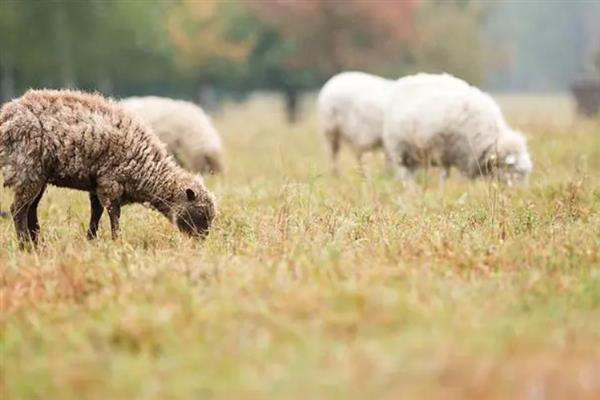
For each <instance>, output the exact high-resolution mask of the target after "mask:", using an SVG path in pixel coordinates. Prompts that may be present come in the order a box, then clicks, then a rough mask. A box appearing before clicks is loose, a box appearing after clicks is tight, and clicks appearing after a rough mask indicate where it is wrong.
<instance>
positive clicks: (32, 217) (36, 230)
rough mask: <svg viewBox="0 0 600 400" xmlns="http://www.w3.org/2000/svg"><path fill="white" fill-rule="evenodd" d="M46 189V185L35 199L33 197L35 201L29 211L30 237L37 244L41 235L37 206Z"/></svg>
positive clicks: (28, 228)
mask: <svg viewBox="0 0 600 400" xmlns="http://www.w3.org/2000/svg"><path fill="white" fill-rule="evenodd" d="M45 190H46V185H44V186H43V187H42V189H41V190H40V193H39V194H38V195H37V196H36V197H35V199H33V202H32V203H31V205H30V206H29V210H28V211H27V230H28V231H29V237H30V238H31V241H32V242H33V243H36V244H37V242H38V236H39V235H40V223H39V221H38V216H37V208H38V205H39V204H40V200H41V199H42V196H43V195H44V191H45Z"/></svg>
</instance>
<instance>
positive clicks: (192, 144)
mask: <svg viewBox="0 0 600 400" xmlns="http://www.w3.org/2000/svg"><path fill="white" fill-rule="evenodd" d="M121 104H122V105H124V106H125V107H126V108H127V109H129V110H130V111H133V112H135V113H136V114H138V115H139V116H140V117H141V118H142V119H143V120H144V121H145V122H146V123H148V124H149V125H150V126H151V128H152V130H153V131H154V133H155V134H156V135H157V136H158V137H159V138H160V139H161V141H163V142H164V143H165V144H166V145H167V149H168V150H169V152H171V153H172V154H173V155H174V156H175V158H176V159H177V160H178V161H179V162H180V163H181V164H182V165H183V166H185V167H186V168H189V169H192V170H194V171H197V172H207V168H208V167H207V165H206V159H207V158H209V159H211V160H213V161H214V162H215V163H217V164H218V166H217V170H216V171H214V172H219V170H220V169H221V168H220V167H222V165H221V164H222V158H223V144H222V141H221V137H220V136H219V133H218V132H217V130H216V129H215V127H214V125H213V123H212V121H211V119H210V117H209V116H208V115H207V114H206V113H205V112H204V111H203V110H202V108H200V107H199V106H197V105H196V104H194V103H191V102H188V101H183V100H174V99H170V98H165V97H156V96H147V97H130V98H127V99H124V100H122V101H121Z"/></svg>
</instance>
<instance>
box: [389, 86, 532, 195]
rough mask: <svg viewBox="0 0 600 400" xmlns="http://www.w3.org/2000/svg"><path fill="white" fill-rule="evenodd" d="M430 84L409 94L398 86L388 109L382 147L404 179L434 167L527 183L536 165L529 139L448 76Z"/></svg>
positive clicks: (495, 108)
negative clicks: (531, 156) (526, 180)
mask: <svg viewBox="0 0 600 400" xmlns="http://www.w3.org/2000/svg"><path fill="white" fill-rule="evenodd" d="M444 80H447V81H448V82H447V84H442V85H440V81H444ZM431 82H432V83H431V84H428V83H427V79H424V80H422V81H421V82H420V83H419V84H418V85H415V86H414V87H413V88H412V89H411V90H407V84H406V81H405V82H402V80H399V81H398V82H397V83H396V84H395V85H394V88H393V89H392V94H391V95H390V97H389V102H388V104H387V106H386V109H385V118H384V128H383V143H384V147H385V151H386V153H387V155H388V157H389V158H390V159H391V162H392V163H393V164H394V165H396V166H398V167H399V174H400V176H401V177H403V178H407V177H412V176H413V173H414V171H415V170H416V169H417V168H418V167H424V166H428V165H432V166H440V167H442V168H444V170H445V171H446V172H447V173H448V172H449V170H450V168H451V167H452V166H455V167H457V168H458V169H459V170H460V171H461V172H462V173H464V174H465V175H466V176H468V177H470V178H475V177H478V176H495V177H497V178H499V179H501V180H503V181H505V182H507V183H509V184H510V183H512V182H513V181H515V180H518V181H521V180H524V179H526V178H527V176H528V175H529V173H530V172H531V169H532V163H531V159H530V157H529V153H528V152H527V145H526V141H525V138H524V137H523V135H521V134H520V133H518V132H517V131H515V130H513V129H511V128H510V127H509V126H508V124H507V123H506V121H505V119H504V117H503V115H502V112H501V110H500V108H499V107H498V105H497V104H496V102H495V101H494V100H493V99H492V98H491V97H490V96H489V95H487V94H485V93H483V92H482V91H480V90H479V89H477V88H475V87H473V86H469V85H466V84H464V85H463V84H457V82H456V78H454V77H451V76H449V75H437V76H431ZM409 86H410V85H409ZM409 92H410V96H407V93H409ZM447 173H446V175H447Z"/></svg>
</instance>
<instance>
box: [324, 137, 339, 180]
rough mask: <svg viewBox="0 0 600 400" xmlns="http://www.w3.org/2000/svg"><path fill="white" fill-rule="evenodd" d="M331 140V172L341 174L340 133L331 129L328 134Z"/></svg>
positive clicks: (334, 174)
mask: <svg viewBox="0 0 600 400" xmlns="http://www.w3.org/2000/svg"><path fill="white" fill-rule="evenodd" d="M326 137H327V140H328V142H329V153H330V156H331V173H332V174H333V176H336V177H337V176H340V165H339V154H340V133H339V132H338V131H337V130H335V131H330V132H328V134H327V135H326Z"/></svg>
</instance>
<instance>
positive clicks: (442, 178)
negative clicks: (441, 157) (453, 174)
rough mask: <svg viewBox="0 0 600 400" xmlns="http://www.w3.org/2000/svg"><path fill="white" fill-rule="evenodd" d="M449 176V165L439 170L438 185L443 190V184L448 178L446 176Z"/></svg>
mask: <svg viewBox="0 0 600 400" xmlns="http://www.w3.org/2000/svg"><path fill="white" fill-rule="evenodd" d="M449 177H450V167H446V166H445V167H442V170H441V171H440V175H439V178H440V186H441V188H442V190H444V188H445V186H446V181H447V180H448V178H449Z"/></svg>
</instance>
